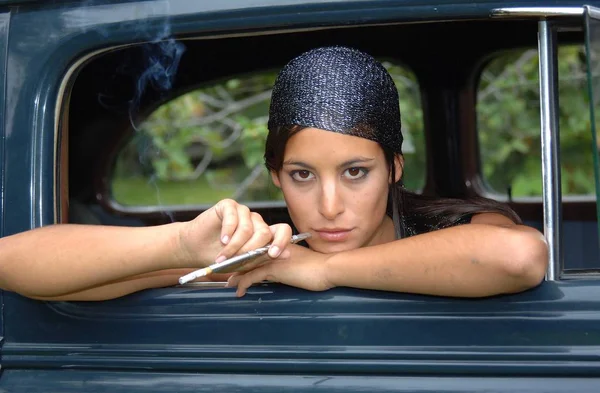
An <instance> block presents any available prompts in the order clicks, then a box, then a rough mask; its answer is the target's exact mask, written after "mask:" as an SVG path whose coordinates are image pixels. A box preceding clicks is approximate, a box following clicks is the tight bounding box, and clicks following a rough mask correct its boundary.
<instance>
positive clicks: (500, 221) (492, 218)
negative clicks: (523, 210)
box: [471, 213, 517, 227]
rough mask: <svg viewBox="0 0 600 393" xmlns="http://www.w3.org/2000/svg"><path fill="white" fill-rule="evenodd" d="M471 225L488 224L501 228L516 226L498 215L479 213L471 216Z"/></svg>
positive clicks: (503, 216) (508, 219) (511, 221)
mask: <svg viewBox="0 0 600 393" xmlns="http://www.w3.org/2000/svg"><path fill="white" fill-rule="evenodd" d="M471 224H488V225H498V226H503V227H512V226H517V224H516V223H515V222H513V220H511V219H510V218H508V217H506V216H505V215H503V214H500V213H479V214H475V215H473V217H472V218H471Z"/></svg>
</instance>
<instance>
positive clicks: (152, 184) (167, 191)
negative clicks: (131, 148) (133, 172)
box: [112, 177, 235, 206]
mask: <svg viewBox="0 0 600 393" xmlns="http://www.w3.org/2000/svg"><path fill="white" fill-rule="evenodd" d="M234 192H235V187H233V186H232V187H229V188H225V187H223V188H222V189H221V188H215V187H213V186H212V185H210V184H209V183H208V182H207V180H206V179H204V178H201V179H198V180H195V181H161V180H152V181H149V180H148V179H145V178H139V177H132V178H115V179H113V182H112V194H113V198H114V199H115V201H116V202H118V203H120V204H122V205H125V206H159V205H199V204H213V203H216V202H218V201H219V200H221V199H223V198H230V197H231V196H232V195H233V193H234Z"/></svg>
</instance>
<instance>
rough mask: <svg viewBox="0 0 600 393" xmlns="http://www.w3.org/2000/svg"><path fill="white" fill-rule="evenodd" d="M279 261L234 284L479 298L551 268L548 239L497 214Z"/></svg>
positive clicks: (521, 285)
mask: <svg viewBox="0 0 600 393" xmlns="http://www.w3.org/2000/svg"><path fill="white" fill-rule="evenodd" d="M290 251H291V257H290V258H288V259H287V260H286V261H273V262H270V263H268V264H266V265H264V266H263V267H259V268H257V269H255V270H253V271H251V272H248V273H246V274H236V275H235V276H234V277H232V278H231V279H230V280H229V281H230V285H231V286H235V285H238V295H240V296H241V295H243V294H244V293H245V291H246V289H247V288H248V287H249V286H250V285H251V284H252V283H256V282H260V281H262V280H265V279H268V280H272V281H276V282H282V283H285V284H289V285H294V286H298V287H302V288H306V289H310V290H325V289H328V288H331V287H335V286H346V287H356V288H366V289H378V290H387V291H396V292H409V293H420V294H429V295H442V296H461V297H479V296H489V295H495V294H501V293H513V292H519V291H523V290H525V289H528V288H531V287H534V286H536V285H538V284H539V283H540V282H541V280H542V279H543V277H544V274H545V272H546V266H547V263H548V261H547V260H548V250H547V244H546V242H545V240H544V237H543V236H542V235H541V234H540V233H539V232H538V231H537V230H535V229H533V228H529V227H526V226H522V225H515V224H514V223H513V222H512V221H511V220H509V219H508V218H506V217H504V216H502V215H499V214H493V213H484V214H478V215H476V216H474V217H473V219H472V221H471V224H465V225H460V226H457V227H452V228H447V229H442V230H438V231H433V232H430V233H426V234H422V235H417V236H413V237H409V238H406V239H401V240H396V241H393V242H390V243H386V244H381V245H377V246H372V247H365V248H360V249H356V250H352V251H345V252H341V253H337V254H318V253H315V252H312V251H310V250H301V249H300V248H299V247H292V248H290Z"/></svg>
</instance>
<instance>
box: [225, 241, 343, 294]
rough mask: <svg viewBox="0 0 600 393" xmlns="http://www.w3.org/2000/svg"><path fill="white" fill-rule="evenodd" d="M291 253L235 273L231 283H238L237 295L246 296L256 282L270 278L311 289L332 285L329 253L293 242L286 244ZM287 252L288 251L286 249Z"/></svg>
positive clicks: (318, 289)
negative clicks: (328, 276) (328, 265)
mask: <svg viewBox="0 0 600 393" xmlns="http://www.w3.org/2000/svg"><path fill="white" fill-rule="evenodd" d="M287 250H289V257H287V258H286V256H287V255H284V256H282V257H280V258H276V259H274V260H272V261H269V262H266V263H264V264H263V265H262V266H259V267H257V268H255V269H254V270H250V271H247V272H246V273H241V272H238V273H234V274H233V275H232V276H231V277H230V278H229V280H228V282H227V286H228V287H236V286H237V291H236V295H237V296H244V295H245V294H246V290H247V289H248V288H249V287H250V286H251V285H252V284H255V283H259V282H262V281H264V280H269V281H273V282H278V283H282V284H286V285H291V286H294V287H298V288H303V289H307V290H309V291H326V290H328V289H331V288H333V285H332V284H331V282H329V281H328V279H327V258H328V255H327V254H321V253H318V252H315V251H312V250H309V249H308V248H305V247H302V246H298V245H295V244H291V245H289V246H288V247H287ZM286 254H287V252H286Z"/></svg>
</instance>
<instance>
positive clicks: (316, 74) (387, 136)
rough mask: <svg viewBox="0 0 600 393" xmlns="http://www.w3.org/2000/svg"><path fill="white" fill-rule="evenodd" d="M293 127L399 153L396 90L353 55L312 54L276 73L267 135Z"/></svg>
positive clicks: (377, 69)
mask: <svg viewBox="0 0 600 393" xmlns="http://www.w3.org/2000/svg"><path fill="white" fill-rule="evenodd" d="M290 125H298V126H302V127H313V128H319V129H323V130H327V131H333V132H338V133H341V134H346V135H353V136H358V137H361V138H366V139H370V140H372V141H375V142H377V143H379V144H380V145H382V146H385V147H387V148H388V149H390V150H391V151H393V152H394V153H399V154H400V153H401V152H402V140H403V138H402V131H401V126H400V107H399V102H398V91H397V89H396V86H395V85H394V81H393V80H392V77H391V76H390V74H389V73H388V72H387V70H386V69H385V68H384V67H383V65H382V64H381V63H379V62H378V61H377V60H375V59H374V58H373V57H372V56H370V55H367V54H366V53H363V52H361V51H359V50H356V49H352V48H347V47H340V46H332V47H323V48H317V49H313V50H311V51H308V52H306V53H304V54H302V55H300V56H298V57H296V58H294V59H293V60H292V61H290V62H289V63H288V64H287V65H286V66H285V67H284V68H283V69H282V70H281V72H280V73H279V76H278V77H277V80H276V81H275V85H274V87H273V93H272V97H271V106H270V109H269V123H268V127H269V130H270V131H273V130H276V129H278V128H279V127H285V126H290Z"/></svg>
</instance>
